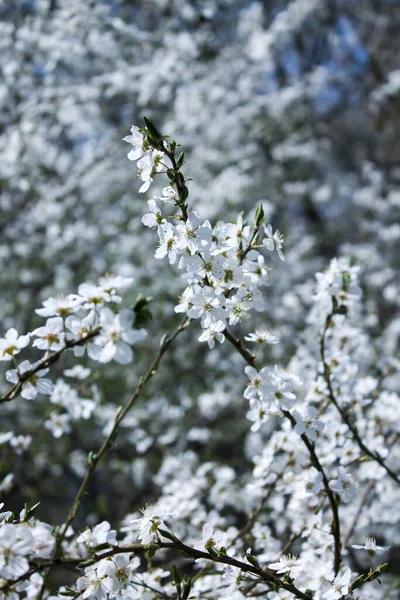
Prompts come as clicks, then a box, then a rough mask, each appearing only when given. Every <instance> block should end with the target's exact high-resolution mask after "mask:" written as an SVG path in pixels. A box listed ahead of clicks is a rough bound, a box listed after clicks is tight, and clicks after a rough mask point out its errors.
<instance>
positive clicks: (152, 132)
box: [143, 117, 162, 142]
mask: <svg viewBox="0 0 400 600" xmlns="http://www.w3.org/2000/svg"><path fill="white" fill-rule="evenodd" d="M143 120H144V122H145V123H146V127H147V129H148V132H149V134H150V137H152V138H154V140H156V141H157V142H160V141H161V139H162V135H161V133H160V132H159V131H158V129H157V127H156V126H155V125H154V123H153V121H151V119H149V118H148V117H143Z"/></svg>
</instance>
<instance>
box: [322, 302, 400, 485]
mask: <svg viewBox="0 0 400 600" xmlns="http://www.w3.org/2000/svg"><path fill="white" fill-rule="evenodd" d="M335 314H336V311H335V309H333V310H332V312H331V313H330V314H329V315H328V316H327V318H326V321H325V326H324V330H323V332H322V335H321V338H320V355H321V361H322V365H323V369H324V373H323V376H324V379H325V382H326V385H327V388H328V397H329V400H330V401H331V402H332V404H333V405H334V406H335V407H336V409H337V410H338V412H339V414H340V416H341V417H342V421H343V422H344V423H345V424H346V425H347V427H348V428H349V429H350V431H351V433H352V434H353V437H354V440H355V441H356V442H357V444H358V446H359V448H360V449H361V450H362V451H363V452H364V454H366V455H367V456H369V457H370V458H372V460H374V461H375V462H377V463H378V464H379V465H380V466H381V467H382V468H383V469H385V471H386V473H387V474H388V475H389V477H390V478H391V479H392V480H393V481H395V482H396V483H397V484H398V485H400V477H399V476H398V475H397V474H396V473H395V472H394V471H392V469H390V467H388V466H387V465H386V463H385V461H384V460H383V458H382V457H381V456H380V455H379V454H378V452H373V451H372V450H370V449H369V448H368V447H367V446H366V445H365V444H364V442H363V441H362V439H361V437H360V434H359V433H358V430H357V427H356V426H355V425H354V424H353V423H352V422H351V420H350V419H349V417H348V416H347V414H346V411H344V410H343V408H342V407H341V406H340V404H339V403H338V401H337V399H336V396H335V394H334V391H333V387H332V380H331V371H330V368H329V365H328V364H327V362H326V356H325V342H326V332H327V331H328V329H329V328H330V326H331V324H332V317H333V316H334V315H335Z"/></svg>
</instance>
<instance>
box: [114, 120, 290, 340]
mask: <svg viewBox="0 0 400 600" xmlns="http://www.w3.org/2000/svg"><path fill="white" fill-rule="evenodd" d="M131 132H132V135H131V136H127V137H125V138H124V140H125V141H127V142H129V143H130V144H132V145H133V148H134V149H133V150H131V152H130V153H129V154H128V158H129V159H130V160H136V159H138V158H139V160H138V169H139V174H140V176H141V177H142V179H143V180H145V184H144V185H143V186H142V187H141V188H140V190H139V191H146V190H147V189H148V188H149V186H150V183H151V182H152V181H153V179H154V177H155V175H156V174H157V172H158V171H159V169H158V168H156V166H155V163H156V162H157V161H156V160H155V159H154V153H155V152H158V153H157V159H158V160H159V161H161V157H159V154H160V152H159V151H155V150H154V149H152V148H151V143H149V141H148V140H149V139H150V140H151V137H150V136H149V138H146V136H144V135H143V133H141V131H140V130H139V129H138V128H137V127H135V126H134V127H132V130H131ZM161 147H164V148H165V159H166V160H167V161H168V162H169V163H171V158H170V155H171V147H172V148H173V147H174V146H173V143H171V142H169V143H167V142H165V141H164V142H163V145H162V146H161ZM144 148H146V149H147V148H148V149H147V150H146V152H145V151H144ZM144 152H145V154H144V157H143V153H144ZM140 157H142V158H140ZM145 159H146V164H147V163H149V164H152V165H153V166H152V170H151V174H150V175H151V176H150V175H148V172H147V171H144V170H143V165H142V162H141V161H143V160H145ZM157 164H160V163H159V162H158V163H157ZM164 166H165V165H164ZM166 169H167V172H169V174H170V179H171V183H172V184H175V187H174V185H169V186H167V187H164V188H163V195H162V196H161V197H157V198H153V199H151V200H149V201H148V203H147V204H148V208H149V212H148V213H147V214H145V215H144V216H143V218H142V222H143V223H144V225H146V226H147V227H150V228H152V229H156V230H157V234H158V240H159V245H158V248H157V250H156V252H155V258H158V259H161V258H164V257H168V260H169V262H170V264H173V265H175V264H176V265H177V267H178V269H179V270H180V271H181V272H182V278H183V279H184V280H185V281H186V282H187V284H188V285H187V287H186V289H185V290H184V291H183V293H182V295H181V298H180V302H179V304H178V305H177V306H176V307H175V311H176V312H177V313H186V314H187V316H188V317H190V318H191V319H199V320H200V323H201V326H202V328H203V330H204V331H203V333H202V334H201V336H200V338H199V341H201V342H204V341H206V342H207V343H208V345H209V347H210V348H213V347H214V344H215V341H218V342H220V343H222V342H223V341H224V339H225V336H224V334H223V332H224V330H225V328H226V326H227V324H229V325H236V324H238V323H240V322H241V321H243V320H244V319H248V318H249V317H250V311H251V310H252V309H253V308H254V309H256V310H257V311H263V310H264V309H265V301H264V298H263V295H262V292H261V288H262V287H263V286H265V285H268V272H269V268H268V266H267V264H266V261H265V257H264V256H263V254H262V253H261V252H260V251H259V249H262V248H264V249H267V250H269V251H270V252H274V251H276V252H277V254H278V256H279V257H280V259H281V260H284V255H283V252H282V244H283V236H282V235H281V234H280V233H279V232H278V231H276V232H275V233H274V232H273V230H272V227H271V225H265V224H264V213H263V209H262V206H261V207H259V209H258V210H257V212H256V216H255V218H254V225H253V226H251V225H249V224H248V223H246V221H245V220H244V219H243V217H242V216H241V215H240V216H239V217H238V219H237V222H236V223H224V222H218V223H217V224H216V225H215V226H214V227H213V226H212V225H211V223H210V222H209V221H208V220H205V221H202V220H201V218H200V215H199V214H198V213H197V212H195V211H190V210H187V205H186V204H184V201H185V198H182V197H181V195H180V189H179V187H180V186H179V179H177V180H176V181H175V176H177V175H178V170H177V168H175V170H173V169H171V168H169V167H168V166H166ZM146 173H147V175H146ZM144 178H145V179H144ZM183 189H184V190H187V188H186V187H185V186H184V187H183ZM181 193H182V192H181ZM184 195H185V196H186V195H187V191H186V192H184ZM156 200H158V201H160V202H162V203H164V204H165V205H166V206H170V205H171V204H173V205H174V206H175V207H176V208H178V210H179V212H178V214H172V215H171V214H164V213H163V210H162V208H160V206H159V205H158V204H157V202H156ZM173 221H176V224H174V223H173ZM262 232H264V234H265V237H264V238H263V239H261V238H262ZM268 341H270V342H273V341H275V340H272V339H270V340H268Z"/></svg>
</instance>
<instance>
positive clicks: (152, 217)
mask: <svg viewBox="0 0 400 600" xmlns="http://www.w3.org/2000/svg"><path fill="white" fill-rule="evenodd" d="M147 206H148V207H149V211H150V212H149V213H147V214H146V215H143V217H142V223H143V225H146V227H150V228H151V229H155V228H156V227H158V226H159V225H162V224H163V223H165V218H164V217H163V216H162V214H161V211H160V209H159V208H158V206H157V204H156V202H155V200H148V201H147Z"/></svg>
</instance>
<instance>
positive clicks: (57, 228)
mask: <svg viewBox="0 0 400 600" xmlns="http://www.w3.org/2000/svg"><path fill="white" fill-rule="evenodd" d="M0 19H1V22H0V63H1V78H0V151H1V156H2V160H1V162H0V186H1V195H0V210H1V218H0V230H1V238H0V266H1V268H0V286H1V303H0V332H1V333H4V331H5V330H7V328H8V327H11V326H15V327H17V328H18V331H19V332H21V333H22V332H26V331H31V330H32V329H33V328H35V327H38V326H40V325H41V324H42V319H41V318H40V317H38V316H37V315H36V314H35V313H34V309H35V308H38V307H39V306H40V305H41V302H42V300H44V299H46V298H48V297H49V296H51V295H55V294H58V293H71V292H74V291H75V290H76V288H77V286H78V285H79V283H81V282H84V281H95V280H96V277H97V276H99V275H103V274H104V273H106V272H110V273H113V274H121V275H125V276H133V277H135V283H134V285H133V286H132V287H131V288H130V289H129V290H128V292H127V293H126V295H125V299H124V302H125V305H126V306H130V305H131V304H132V303H133V302H134V300H135V298H136V296H137V294H138V293H139V292H142V293H144V294H145V295H147V296H149V295H151V296H153V297H154V300H153V302H152V303H151V309H152V313H153V322H152V323H150V324H149V326H148V331H149V337H148V340H147V341H146V342H145V343H143V344H141V345H140V346H138V347H136V348H135V361H134V363H133V364H132V365H129V366H128V367H121V366H119V365H115V364H109V365H105V366H102V367H101V368H99V366H98V365H97V364H94V365H90V364H89V362H88V363H87V364H88V365H89V366H91V367H92V368H93V373H92V377H91V378H90V379H89V380H85V381H81V382H80V381H74V380H71V379H68V382H69V384H70V385H71V386H72V387H74V388H75V389H77V390H78V393H79V394H80V396H81V397H83V398H91V399H93V398H95V399H96V401H97V402H98V407H97V409H96V411H95V414H94V417H92V419H90V420H88V421H87V420H80V421H77V422H76V423H74V427H73V429H72V431H71V432H70V433H69V434H66V435H65V436H63V437H62V438H61V439H56V440H55V439H54V438H53V436H52V435H51V433H50V432H49V431H46V430H43V427H42V419H43V418H44V416H45V415H46V414H48V413H49V411H50V410H51V408H52V407H51V406H50V405H49V402H48V399H47V398H45V399H39V397H38V398H37V399H36V400H35V401H31V402H27V401H23V400H22V399H20V398H19V399H17V400H16V401H15V402H13V403H9V404H8V405H7V406H3V407H2V408H1V431H3V432H5V431H7V430H8V428H9V427H12V429H13V431H14V432H16V433H20V434H23V435H28V434H30V435H32V436H33V442H32V444H31V446H30V448H29V449H28V450H27V451H25V452H22V453H21V454H20V455H18V454H17V455H15V453H14V452H13V451H12V450H11V449H10V448H8V447H7V446H5V445H2V446H1V447H0V451H1V454H0V458H1V460H0V467H1V474H0V480H2V479H3V480H4V477H6V475H7V474H8V473H9V472H10V471H12V473H13V474H14V479H13V480H12V481H11V482H10V481H9V482H8V483H7V481H6V482H4V481H3V484H2V485H1V489H2V496H3V497H4V499H6V500H7V506H8V508H11V509H13V508H15V509H17V510H18V509H19V508H21V503H22V502H23V501H27V502H28V503H31V504H32V503H34V502H36V501H38V500H39V499H42V498H46V501H45V502H44V503H43V504H42V507H41V508H40V509H39V513H38V516H39V517H42V518H44V519H45V520H46V521H48V522H51V521H52V520H53V521H56V522H57V521H61V520H62V519H63V518H64V517H65V514H66V510H67V506H68V505H69V502H70V501H71V499H72V498H73V496H74V493H75V491H76V489H77V487H78V486H79V482H80V479H81V477H82V474H83V472H84V466H85V460H86V456H87V453H88V452H89V450H92V449H94V448H96V447H97V446H98V444H99V443H100V441H101V440H102V439H103V437H104V430H105V428H106V427H107V424H108V423H109V422H110V420H111V419H112V417H113V414H114V411H115V407H116V406H118V405H120V404H122V403H123V402H124V400H126V398H127V397H128V396H129V394H130V393H131V392H132V390H133V389H134V386H135V383H136V382H137V380H138V377H139V376H140V374H141V373H142V372H143V370H144V369H145V367H146V365H147V364H149V361H150V359H151V357H152V356H153V355H154V352H155V349H156V348H157V344H158V342H159V339H160V337H161V335H162V333H163V332H165V331H171V329H172V328H173V327H174V326H176V324H177V323H178V322H179V319H178V315H176V314H175V313H174V311H173V308H174V306H175V304H176V302H177V297H178V295H179V293H180V292H181V291H182V289H183V287H184V284H183V282H182V281H180V280H179V275H178V274H177V273H175V271H174V269H173V268H172V267H171V266H170V265H168V264H166V263H165V262H161V261H156V260H155V259H154V258H153V254H154V247H155V235H154V232H152V231H150V230H148V229H146V228H144V227H143V226H142V224H141V221H140V217H141V215H142V214H143V213H144V212H147V205H146V202H145V200H146V198H145V197H144V196H142V195H139V194H138V192H137V190H138V188H139V182H138V181H137V179H136V170H135V165H134V164H132V163H130V162H128V161H127V160H126V154H127V152H128V151H129V146H128V145H127V144H125V143H124V142H123V141H122V137H124V136H125V135H127V134H128V133H129V129H130V126H131V125H132V124H136V125H139V126H140V125H141V124H142V122H143V121H142V118H143V115H146V116H149V117H151V118H152V119H153V120H154V122H155V123H156V124H157V126H158V128H159V129H161V131H162V132H163V133H164V134H168V135H170V136H171V137H173V138H174V139H175V140H176V141H177V142H178V143H180V144H182V146H183V148H184V150H185V156H186V164H185V167H184V172H185V175H186V177H188V178H191V179H192V181H191V182H190V198H189V201H190V203H191V206H192V207H193V208H194V209H195V210H197V211H198V212H199V213H200V215H201V218H203V219H206V218H209V219H210V220H213V221H216V220H218V219H219V218H221V219H224V220H232V221H235V220H236V218H237V214H238V212H241V211H243V212H244V213H245V214H247V213H250V214H252V211H253V213H254V209H255V207H256V206H257V205H258V204H260V203H261V202H262V203H263V204H264V208H265V211H266V214H267V217H268V221H269V222H271V223H272V225H273V227H274V228H279V229H280V230H281V231H282V232H283V233H284V235H285V239H286V242H285V253H286V259H287V260H286V262H285V263H284V264H282V263H280V264H278V263H279V260H275V259H271V261H270V266H271V267H273V268H274V267H276V269H274V270H273V272H272V273H271V279H270V282H271V285H270V287H268V288H267V289H266V295H267V298H268V310H267V311H266V313H264V314H261V315H256V316H255V318H254V325H253V326H252V330H253V331H254V329H255V327H256V325H257V326H262V327H267V328H270V329H271V330H272V331H274V332H276V333H277V334H278V336H279V339H280V344H279V345H276V346H270V347H269V348H268V353H266V355H265V362H266V363H268V364H274V363H275V362H278V363H280V364H283V365H286V364H288V363H289V361H290V359H291V357H292V355H293V353H294V350H295V348H296V345H297V344H298V341H299V339H301V336H302V332H303V330H304V328H305V327H306V315H307V310H308V307H309V306H310V303H311V298H312V292H313V282H314V274H315V272H316V271H318V270H321V269H323V268H324V267H326V266H327V264H328V262H329V260H330V259H331V258H332V257H334V256H340V255H347V256H350V257H351V258H352V259H354V260H355V261H356V262H357V263H358V264H359V265H360V266H361V267H362V280H363V281H362V282H363V286H364V292H365V297H364V302H365V305H366V308H368V314H369V315H370V316H369V317H368V319H367V320H366V322H365V326H366V328H367V329H368V331H369V334H370V335H371V336H372V338H377V336H378V334H379V336H380V337H379V343H378V347H379V348H381V349H382V352H386V353H389V354H390V353H391V354H394V353H395V352H396V346H397V344H398V339H399V334H400V319H399V318H398V317H397V316H396V313H398V307H399V295H398V288H397V284H398V282H397V281H396V276H397V274H398V268H399V258H400V246H399V238H400V218H399V217H400V191H399V180H400V168H399V166H398V165H399V159H400V135H399V134H400V102H399V99H400V70H399V65H398V53H399V44H398V32H399V30H400V6H399V2H396V1H388V0H290V1H284V0H269V1H268V2H262V1H261V0H260V1H257V0H146V2H143V1H141V0H137V1H135V0H109V1H108V0H107V1H103V2H101V1H95V0H92V1H86V2H81V1H78V0H15V1H14V2H8V0H0ZM165 183H166V181H164V180H163V181H161V178H160V181H159V183H157V182H156V184H155V185H154V186H153V187H152V195H160V194H159V193H158V192H160V191H161V188H162V186H163V185H165ZM374 315H375V316H374ZM246 326H247V324H246ZM238 333H240V329H239V330H238ZM198 335H199V332H198V329H196V326H193V327H192V329H190V330H188V331H186V332H185V333H184V334H183V335H182V336H181V338H180V339H179V340H178V341H177V343H176V345H175V346H174V348H173V349H172V351H171V352H170V354H169V355H168V357H166V360H165V361H164V362H163V364H162V366H161V367H160V371H159V373H158V374H157V376H156V378H154V379H153V380H152V382H151V384H150V385H149V387H148V389H146V392H145V394H144V397H143V398H142V399H141V401H140V403H139V405H138V406H137V407H136V408H135V409H134V411H133V412H132V414H131V416H130V417H129V418H128V419H127V420H126V422H125V424H124V426H123V427H122V431H121V433H120V436H119V438H118V440H117V442H116V443H115V446H114V448H113V450H112V451H111V452H110V453H109V455H108V458H106V459H105V461H104V462H103V464H102V465H100V468H99V469H98V471H97V473H96V475H95V477H94V478H93V480H92V482H91V484H90V486H89V494H88V496H87V497H86V498H85V499H84V501H83V503H82V507H81V511H80V514H79V515H78V521H77V526H78V527H81V528H82V527H83V526H84V524H85V523H84V520H83V515H87V514H89V515H91V517H89V522H90V518H92V520H97V519H98V518H100V519H102V518H107V519H110V520H111V521H115V520H118V519H120V518H121V517H122V516H123V515H125V514H126V513H127V512H129V511H132V510H134V509H136V508H137V507H138V506H141V505H143V503H144V502H146V501H152V500H154V499H155V498H156V497H157V495H158V488H159V486H160V485H162V484H164V483H165V482H166V481H168V477H169V473H176V472H177V471H179V470H182V481H184V480H185V477H186V478H190V477H192V476H193V473H194V472H195V471H196V468H197V466H198V465H200V464H201V463H202V462H204V461H210V463H211V464H213V465H217V466H218V465H219V464H228V465H230V466H231V467H232V468H233V469H234V471H233V472H234V474H235V477H236V478H237V481H238V483H240V477H241V475H242V474H243V473H245V472H246V470H248V469H249V465H251V459H252V455H253V453H254V444H253V443H250V442H249V441H248V438H247V432H248V429H249V421H247V420H246V418H245V414H246V401H245V400H243V398H242V393H243V389H244V375H243V365H242V363H241V361H240V360H239V359H240V357H235V356H231V352H230V349H229V348H226V347H225V346H223V347H220V348H216V349H215V350H213V351H212V352H209V351H208V349H207V348H206V347H205V346H204V345H198V344H197V343H196V338H197V337H198ZM32 356H34V355H33V354H32ZM377 356H379V352H378V353H377ZM73 364H74V359H73V357H72V356H68V357H65V358H63V360H62V364H59V365H58V366H57V368H56V370H55V372H54V373H53V379H54V380H56V377H57V376H60V377H62V374H63V370H64V369H66V368H67V367H71V366H72V365H73ZM66 380H67V378H66ZM252 444H253V445H252ZM159 469H161V470H160V471H159ZM169 470H170V471H169ZM157 473H158V474H157ZM156 474H157V475H156ZM219 476H220V477H223V476H222V475H221V473H220V472H219V471H218V468H217V467H216V469H215V471H214V472H212V471H210V472H208V474H207V478H208V484H207V485H204V486H203V487H202V488H199V489H198V493H202V494H204V498H205V502H207V501H208V500H207V497H208V494H209V490H210V489H214V488H213V486H215V482H216V481H217V478H218V477H219ZM225 476H226V477H227V480H229V478H230V477H231V475H230V474H229V473H228V474H227V473H226V472H225ZM201 490H202V491H201ZM215 493H216V492H215ZM220 498H221V496H220ZM214 501H215V499H214ZM221 501H222V500H221ZM226 501H227V502H228V503H229V502H231V503H232V504H234V501H233V499H232V498H231V499H230V500H229V499H228V500H226ZM40 511H42V514H41V513H40ZM95 515H97V516H95ZM238 518H239V520H240V515H238Z"/></svg>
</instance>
